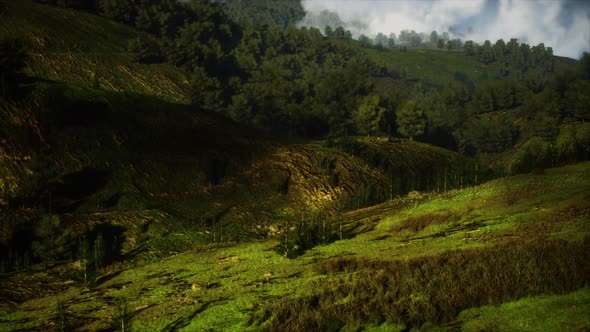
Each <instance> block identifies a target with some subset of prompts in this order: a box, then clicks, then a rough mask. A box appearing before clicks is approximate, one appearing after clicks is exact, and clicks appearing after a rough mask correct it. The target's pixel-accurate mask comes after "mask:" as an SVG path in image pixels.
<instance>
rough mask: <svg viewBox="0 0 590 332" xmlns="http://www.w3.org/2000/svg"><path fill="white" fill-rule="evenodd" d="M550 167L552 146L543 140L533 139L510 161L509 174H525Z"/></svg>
mask: <svg viewBox="0 0 590 332" xmlns="http://www.w3.org/2000/svg"><path fill="white" fill-rule="evenodd" d="M549 166H551V146H550V145H549V143H547V142H546V141H544V140H543V139H541V138H539V137H533V138H531V139H530V140H528V141H527V142H526V143H524V144H523V145H522V146H521V147H520V149H518V150H517V151H516V153H515V154H514V156H513V157H512V160H511V161H510V165H509V172H510V173H511V174H517V173H524V172H530V171H532V170H533V169H535V168H545V167H549Z"/></svg>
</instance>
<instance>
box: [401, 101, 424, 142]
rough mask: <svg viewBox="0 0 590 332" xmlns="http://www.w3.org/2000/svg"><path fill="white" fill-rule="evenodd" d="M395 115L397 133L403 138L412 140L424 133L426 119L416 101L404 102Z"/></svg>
mask: <svg viewBox="0 0 590 332" xmlns="http://www.w3.org/2000/svg"><path fill="white" fill-rule="evenodd" d="M396 115H397V127H398V131H399V133H400V134H402V135H403V136H405V137H408V138H410V139H414V137H417V136H420V135H422V134H423V133H424V128H425V127H426V117H425V115H424V111H423V110H422V109H421V108H420V107H419V106H418V104H417V103H416V101H414V100H410V101H408V102H406V104H405V105H404V106H403V107H402V108H401V109H400V110H399V111H398V112H397V114H396Z"/></svg>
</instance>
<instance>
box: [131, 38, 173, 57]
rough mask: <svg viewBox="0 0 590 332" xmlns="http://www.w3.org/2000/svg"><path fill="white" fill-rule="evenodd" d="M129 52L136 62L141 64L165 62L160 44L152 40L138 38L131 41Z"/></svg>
mask: <svg viewBox="0 0 590 332" xmlns="http://www.w3.org/2000/svg"><path fill="white" fill-rule="evenodd" d="M127 50H128V51H129V52H130V53H132V54H133V58H134V59H135V61H137V62H139V63H161V62H164V56H163V55H162V49H161V47H160V44H158V42H157V41H156V40H154V39H152V38H145V37H137V38H134V39H131V40H129V42H128V44H127Z"/></svg>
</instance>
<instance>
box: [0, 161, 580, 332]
mask: <svg viewBox="0 0 590 332" xmlns="http://www.w3.org/2000/svg"><path fill="white" fill-rule="evenodd" d="M589 172H590V164H588V163H585V164H579V165H575V166H567V167H563V168H558V169H551V170H547V171H546V174H545V175H520V176H516V177H509V178H505V179H499V180H495V181H491V182H488V183H486V184H483V185H481V186H478V187H472V188H468V189H463V190H454V191H450V192H448V193H444V194H432V195H425V196H411V197H408V198H402V199H397V200H394V201H391V202H388V203H385V204H383V205H378V206H375V207H372V208H368V209H363V210H359V211H355V212H350V213H347V214H344V215H343V216H342V225H343V229H344V230H343V238H344V239H343V240H337V241H336V242H334V243H332V244H329V245H325V246H319V247H316V248H314V249H312V250H310V251H308V252H306V253H305V254H304V255H302V256H299V257H297V258H295V259H288V258H285V257H284V256H283V255H282V254H280V253H278V252H277V249H278V248H279V247H280V246H281V245H282V244H281V242H282V241H280V240H262V241H256V242H253V243H243V244H224V245H217V246H202V247H199V248H195V249H193V250H190V251H187V252H184V253H180V254H177V255H175V256H173V257H169V258H164V259H162V260H160V261H158V262H154V263H152V264H146V265H140V266H137V267H134V268H129V269H125V270H123V271H119V272H113V273H107V274H106V275H104V276H103V277H101V278H100V279H98V280H97V281H96V282H95V283H94V284H93V285H92V287H91V288H90V289H88V290H84V289H83V288H81V287H79V286H74V285H69V284H68V283H65V284H61V282H59V281H58V280H56V281H55V283H53V284H52V286H51V287H52V288H53V289H55V290H54V292H55V293H54V294H48V296H44V297H43V298H40V299H31V300H28V301H25V302H22V303H21V304H19V305H18V306H15V307H6V308H5V309H3V315H2V323H0V324H2V325H0V326H2V328H3V329H9V330H12V329H23V328H24V329H31V328H41V329H43V328H46V327H48V326H49V324H50V323H49V322H50V321H52V320H53V319H54V318H53V317H57V315H59V312H56V311H55V308H56V303H62V304H63V307H64V310H65V319H66V320H67V322H68V324H72V325H71V326H72V327H75V328H76V327H82V326H84V328H89V329H103V328H109V327H110V326H111V325H110V324H111V320H112V319H113V317H117V315H119V314H118V313H117V312H116V311H113V310H119V309H116V308H119V307H118V305H117V304H116V303H120V302H117V301H123V302H121V303H124V305H125V306H126V308H127V309H126V310H127V311H126V312H127V315H128V318H129V320H130V322H131V326H132V327H133V328H137V329H150V330H152V329H157V330H161V329H185V330H199V329H205V328H210V329H214V330H222V329H223V330H244V329H252V330H259V329H265V330H285V329H295V330H309V329H322V330H326V329H333V328H337V327H345V329H350V328H359V327H366V328H371V329H374V328H378V329H381V330H404V329H406V328H410V327H412V326H419V325H421V324H423V323H424V322H427V321H428V322H431V323H430V324H432V323H436V324H438V325H439V326H440V327H441V328H442V329H457V328H461V329H462V330H467V331H475V330H481V329H488V328H492V327H493V328H500V329H502V330H510V329H513V328H516V329H519V328H522V327H523V326H525V327H526V328H527V329H532V330H534V329H550V330H553V329H564V328H565V329H567V330H579V329H583V328H587V327H588V326H589V324H590V321H588V315H587V313H588V312H589V311H590V308H589V307H588V301H587V299H588V297H589V296H590V294H589V290H588V288H587V287H586V288H584V285H586V286H587V281H588V278H589V277H590V276H588V270H587V266H588V264H589V263H590V262H588V256H587V255H586V253H587V251H588V249H589V248H588V239H589V236H590V229H588V221H589V220H590V219H589V218H590V211H589V210H588V207H587V206H586V204H585V203H584V202H587V200H588V198H589V197H588V190H587V189H588V186H589V185H590V183H588V179H590V176H589V175H590V173H589ZM491 207H493V209H492V208H491ZM187 236H189V235H188V234H178V235H177V236H176V237H175V238H173V239H171V238H169V239H168V240H169V241H175V242H176V241H182V240H184V239H185V237H187ZM288 236H289V237H291V236H292V237H294V238H295V237H296V236H297V235H296V231H295V229H292V230H291V231H290V235H288ZM557 271H566V273H557ZM21 275H22V274H13V275H10V276H9V277H8V279H5V281H4V284H5V285H10V286H11V287H10V288H3V289H5V291H4V292H3V297H4V299H6V298H7V297H8V296H11V295H12V296H18V295H22V294H18V292H20V291H19V290H20V289H22V288H23V287H27V288H29V289H30V288H31V287H32V288H33V289H34V287H35V285H36V283H37V282H39V281H36V280H40V279H39V278H42V273H40V272H39V273H36V274H33V275H31V276H30V277H27V278H26V279H25V278H23V277H22V276H21ZM391 278H393V279H394V280H395V282H394V283H390V281H392V280H390V279H391ZM385 283H387V284H388V285H391V286H389V287H385V286H384V287H383V288H381V285H382V284H385ZM9 289H10V291H8V290H9ZM466 290H467V291H466ZM17 294H18V295H17ZM448 294H453V297H452V298H450V299H448V300H447V298H448ZM482 294H487V295H486V296H485V297H481V296H480V295H482ZM34 296H35V295H33V296H32V297H34ZM121 299H122V300H121ZM3 302H4V303H8V302H6V301H5V300H3ZM360 303H364V305H365V306H366V308H367V310H366V311H361V310H356V309H355V308H357V305H360ZM500 303H503V304H502V305H499V304H500ZM472 306H473V307H479V306H482V307H480V308H473V309H469V308H470V307H472ZM434 308H438V309H437V310H436V311H433V310H434ZM441 310H442V311H441ZM385 313H388V314H387V315H385ZM541 316H542V317H543V319H536V318H535V317H537V318H539V317H541ZM311 317H318V318H317V319H311ZM426 326H430V327H432V326H431V325H426ZM424 328H426V327H424Z"/></svg>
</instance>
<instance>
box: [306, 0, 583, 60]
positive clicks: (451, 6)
mask: <svg viewBox="0 0 590 332" xmlns="http://www.w3.org/2000/svg"><path fill="white" fill-rule="evenodd" d="M302 5H303V7H304V9H305V10H306V13H307V14H306V17H305V18H304V19H303V20H302V21H301V22H300V25H303V26H315V27H317V28H320V29H321V30H323V29H324V27H325V26H326V25H333V26H334V25H335V24H336V23H338V24H341V25H342V26H343V27H344V28H345V29H347V30H350V31H351V32H352V34H353V36H355V37H358V36H359V35H360V34H365V35H367V36H369V37H374V36H375V35H376V34H377V33H378V32H382V33H384V34H385V35H389V34H390V33H392V32H393V33H396V34H399V32H400V31H401V30H404V29H408V30H415V31H417V32H425V33H427V34H429V33H430V32H431V31H432V30H436V31H438V32H439V33H441V32H443V31H451V32H454V33H453V34H451V35H452V36H453V35H454V36H455V37H458V38H461V39H463V40H470V39H471V40H474V41H476V42H480V43H481V42H483V41H484V40H486V39H487V40H490V41H491V42H492V43H494V42H495V41H496V40H497V39H500V38H503V39H504V41H508V40H509V39H510V38H518V40H519V41H520V42H526V43H529V44H530V45H531V46H532V45H537V44H539V43H544V44H545V46H550V47H552V48H553V51H554V54H556V55H560V56H567V57H571V58H576V59H577V58H579V57H580V55H581V54H582V52H584V51H589V50H590V2H589V1H578V0H574V1H572V0H549V1H543V0H535V1H533V0H528V1H513V0H419V1H416V0H302ZM326 11H329V12H331V13H330V15H326V13H327V12H326ZM322 12H323V14H322V15H320V14H321V13H322Z"/></svg>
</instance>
